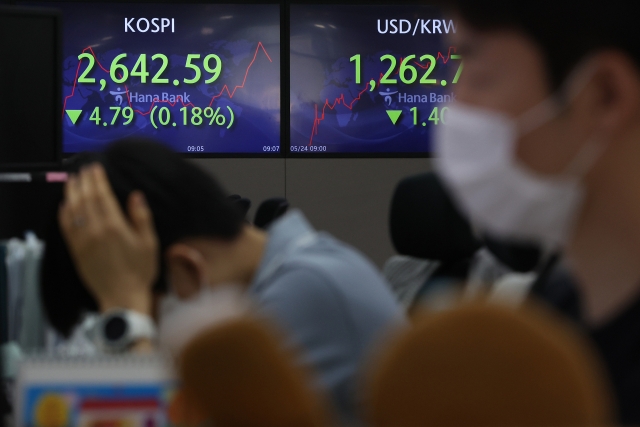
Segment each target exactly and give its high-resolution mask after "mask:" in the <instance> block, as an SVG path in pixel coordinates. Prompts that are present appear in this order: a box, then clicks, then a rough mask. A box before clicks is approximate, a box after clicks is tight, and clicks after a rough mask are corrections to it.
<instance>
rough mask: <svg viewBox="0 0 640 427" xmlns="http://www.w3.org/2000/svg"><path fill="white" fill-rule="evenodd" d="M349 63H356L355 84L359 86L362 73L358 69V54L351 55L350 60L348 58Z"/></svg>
mask: <svg viewBox="0 0 640 427" xmlns="http://www.w3.org/2000/svg"><path fill="white" fill-rule="evenodd" d="M349 62H355V63H356V84H360V82H361V81H362V79H361V77H362V73H361V69H360V54H358V55H353V56H352V57H351V58H349Z"/></svg>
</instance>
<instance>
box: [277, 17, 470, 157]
mask: <svg viewBox="0 0 640 427" xmlns="http://www.w3.org/2000/svg"><path fill="white" fill-rule="evenodd" d="M290 10H291V41H290V43H291V52H290V61H291V62H290V65H291V70H290V71H291V92H290V104H291V105H290V110H291V144H290V151H291V153H293V154H296V153H299V154H310V155H319V154H323V153H333V154H337V155H340V154H352V155H353V154H355V155H389V154H399V155H408V154H421V155H425V154H429V153H430V152H431V139H430V134H431V132H430V131H431V130H432V129H433V127H434V126H441V125H442V124H443V123H444V122H446V116H447V111H448V109H447V107H446V103H447V102H450V101H452V100H455V96H454V95H453V93H452V87H453V86H454V85H455V84H456V82H457V81H458V78H459V77H460V73H461V72H462V61H461V59H460V56H459V55H457V54H456V48H455V47H454V46H450V45H449V44H447V35H448V34H449V35H450V34H452V33H455V31H456V23H455V22H454V21H453V20H451V19H448V18H445V17H444V16H443V15H442V14H441V13H440V11H439V10H438V9H436V8H434V7H429V6H416V5H412V6H404V5H396V6H362V5H358V6H355V5H335V4H333V5H313V6H311V5H291V9H290Z"/></svg>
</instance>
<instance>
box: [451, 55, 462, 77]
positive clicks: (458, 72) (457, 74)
mask: <svg viewBox="0 0 640 427" xmlns="http://www.w3.org/2000/svg"><path fill="white" fill-rule="evenodd" d="M451 59H462V56H461V55H451ZM462 66H463V63H462V61H460V66H459V67H458V71H457V72H456V75H455V76H454V77H453V83H458V79H459V78H460V73H462Z"/></svg>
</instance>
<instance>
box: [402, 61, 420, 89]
mask: <svg viewBox="0 0 640 427" xmlns="http://www.w3.org/2000/svg"><path fill="white" fill-rule="evenodd" d="M415 57H416V56H415V55H409V56H407V57H406V58H404V60H403V61H402V63H401V64H400V71H399V73H398V74H400V81H402V83H404V84H406V85H410V84H411V83H413V82H415V81H416V79H417V78H418V70H416V67H414V66H413V65H411V64H409V61H411V60H412V59H414V58H415ZM407 71H410V72H411V77H409V78H408V79H407V78H406V72H407Z"/></svg>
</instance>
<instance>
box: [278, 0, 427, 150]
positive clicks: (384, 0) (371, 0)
mask: <svg viewBox="0 0 640 427" xmlns="http://www.w3.org/2000/svg"><path fill="white" fill-rule="evenodd" d="M285 3H286V8H287V35H288V37H287V50H288V52H289V54H288V55H287V56H286V62H287V65H286V67H287V72H288V74H287V81H288V82H289V85H290V76H291V65H290V55H291V48H290V42H291V31H290V30H291V9H290V8H291V6H331V5H344V6H414V7H416V6H438V4H437V1H434V2H432V3H431V4H424V5H420V4H416V3H415V1H410V0H398V1H394V2H393V3H391V2H390V1H389V0H368V1H366V0H348V1H339V0H327V1H323V2H320V1H300V0H298V1H296V0H292V1H285ZM283 68H284V61H283ZM283 96H284V95H283ZM288 99H289V98H288V94H287V100H288ZM287 102H288V101H287ZM289 120H290V115H289V114H288V115H287V121H288V122H289ZM281 151H282V149H281ZM285 157H287V158H290V159H384V158H390V159H420V158H424V159H429V158H433V157H435V155H434V153H433V152H417V153H414V152H400V153H394V152H379V153H327V152H316V153H293V152H291V126H290V125H289V126H288V127H287V145H286V150H285Z"/></svg>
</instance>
